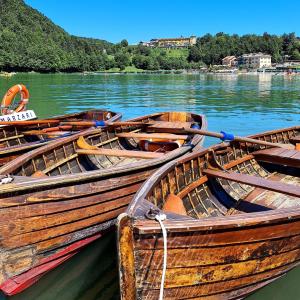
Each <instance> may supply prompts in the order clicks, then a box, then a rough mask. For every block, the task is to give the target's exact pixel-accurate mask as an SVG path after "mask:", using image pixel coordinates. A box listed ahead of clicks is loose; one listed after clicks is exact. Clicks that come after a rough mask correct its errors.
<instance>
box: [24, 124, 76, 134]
mask: <svg viewBox="0 0 300 300" xmlns="http://www.w3.org/2000/svg"><path fill="white" fill-rule="evenodd" d="M70 129H72V126H70V125H63V126H56V127H49V128H44V129H41V130H28V131H24V132H23V134H24V135H43V134H44V135H47V134H50V135H51V134H52V132H57V131H61V132H63V133H65V132H64V131H65V130H70Z"/></svg>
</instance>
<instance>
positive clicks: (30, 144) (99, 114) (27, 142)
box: [0, 109, 122, 166]
mask: <svg viewBox="0 0 300 300" xmlns="http://www.w3.org/2000/svg"><path fill="white" fill-rule="evenodd" d="M121 117H122V115H121V114H120V113H115V112H110V111H106V110H97V109H95V110H89V111H83V112H79V113H73V114H66V115H62V116H55V117H52V118H50V119H47V120H51V119H52V120H59V121H82V120H97V121H100V120H104V121H105V120H110V121H111V122H114V121H118V120H120V119H121ZM58 125H59V122H58V123H56V124H55V123H54V124H53V123H46V124H45V123H41V124H35V125H26V126H24V125H22V126H13V125H9V126H2V127H0V166H2V165H4V164H5V163H7V162H9V161H11V160H13V159H14V158H16V157H17V156H19V155H21V154H24V153H26V152H27V151H29V150H32V149H35V148H37V147H40V146H43V145H45V144H46V143H48V142H49V140H51V139H47V138H46V137H44V136H42V135H30V136H28V135H24V132H26V131H31V130H41V129H44V128H49V127H55V126H58Z"/></svg>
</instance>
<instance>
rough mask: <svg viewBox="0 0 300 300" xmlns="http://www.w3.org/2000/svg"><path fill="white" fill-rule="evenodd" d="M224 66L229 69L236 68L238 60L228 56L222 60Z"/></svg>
mask: <svg viewBox="0 0 300 300" xmlns="http://www.w3.org/2000/svg"><path fill="white" fill-rule="evenodd" d="M222 65H223V66H227V67H235V66H236V65H237V59H236V57H235V56H226V57H224V58H223V59H222Z"/></svg>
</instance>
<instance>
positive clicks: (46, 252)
mask: <svg viewBox="0 0 300 300" xmlns="http://www.w3.org/2000/svg"><path fill="white" fill-rule="evenodd" d="M128 124H129V125H128ZM115 125H116V124H111V125H110V126H107V127H102V128H101V129H88V130H86V131H82V132H79V133H77V134H74V135H72V136H68V137H65V138H61V139H57V140H54V141H51V143H49V144H47V145H45V146H43V147H40V148H38V149H35V150H33V151H30V152H28V153H26V154H24V155H22V156H19V157H18V158H16V159H15V160H13V161H11V162H9V163H7V164H6V165H4V166H2V167H1V168H0V174H2V175H3V178H2V183H3V184H2V185H0V236H1V245H0V252H1V255H2V259H1V265H0V289H1V290H2V291H3V292H4V293H6V294H9V295H12V294H16V293H18V292H20V291H21V290H23V289H25V288H26V287H28V286H30V285H31V284H33V283H34V282H35V281H36V280H37V279H38V278H39V277H40V276H42V275H43V274H44V273H45V272H47V271H49V270H51V269H52V268H54V267H55V266H57V265H58V264H60V263H61V262H63V261H65V260H66V259H68V258H69V257H70V256H72V255H74V254H75V253H77V252H78V251H79V249H80V248H82V247H83V246H85V245H87V244H88V243H90V242H92V241H93V240H95V239H97V238H99V237H100V236H101V235H103V234H104V233H105V232H106V231H108V230H109V229H111V227H112V226H113V225H114V224H115V220H116V218H117V216H118V215H119V214H120V213H122V212H124V211H125V210H126V207H127V205H128V203H129V202H130V201H131V199H132V197H133V196H134V194H135V192H136V191H137V190H138V189H139V187H140V185H141V184H142V183H143V182H144V181H145V180H146V179H147V178H148V177H149V175H151V174H152V173H153V172H154V171H155V170H156V169H157V168H159V167H160V166H162V165H163V164H164V163H167V162H169V161H171V160H173V159H175V158H178V157H180V156H182V155H184V154H186V153H188V152H191V151H192V150H193V149H200V148H201V146H202V144H203V141H204V136H202V135H199V134H186V135H182V134H176V133H174V131H175V130H176V128H180V129H182V127H186V128H190V127H194V128H195V127H196V128H200V129H206V127H207V124H206V119H205V117H204V116H202V115H198V114H193V113H186V112H163V113H155V114H151V115H147V116H143V117H139V118H135V119H132V120H129V121H128V123H127V125H125V126H124V125H123V126H117V125H116V126H115ZM8 174H9V175H8Z"/></svg>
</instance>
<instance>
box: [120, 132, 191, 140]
mask: <svg viewBox="0 0 300 300" xmlns="http://www.w3.org/2000/svg"><path fill="white" fill-rule="evenodd" d="M116 136H117V137H122V138H134V139H141V140H150V139H162V140H175V141H176V140H187V139H188V135H179V134H169V133H132V132H122V133H117V134H116Z"/></svg>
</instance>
